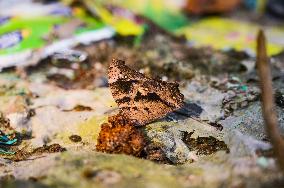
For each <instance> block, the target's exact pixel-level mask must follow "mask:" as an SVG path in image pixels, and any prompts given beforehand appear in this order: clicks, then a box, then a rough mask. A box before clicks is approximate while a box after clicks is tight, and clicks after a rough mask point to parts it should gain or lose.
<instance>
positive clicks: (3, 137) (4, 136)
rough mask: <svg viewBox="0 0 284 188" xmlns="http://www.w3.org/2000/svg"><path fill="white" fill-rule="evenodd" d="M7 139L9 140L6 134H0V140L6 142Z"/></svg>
mask: <svg viewBox="0 0 284 188" xmlns="http://www.w3.org/2000/svg"><path fill="white" fill-rule="evenodd" d="M8 141H9V138H8V136H6V135H1V136H0V142H8Z"/></svg>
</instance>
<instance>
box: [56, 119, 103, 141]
mask: <svg viewBox="0 0 284 188" xmlns="http://www.w3.org/2000/svg"><path fill="white" fill-rule="evenodd" d="M105 122H107V116H93V117H91V118H89V119H88V120H86V121H85V122H83V123H79V124H78V125H77V126H76V127H77V130H76V131H74V130H69V131H68V130H67V131H64V132H60V133H58V134H57V135H56V137H57V138H58V139H60V140H61V141H62V142H63V143H64V144H68V145H70V144H74V142H73V141H72V140H70V138H69V137H70V136H72V135H78V136H80V137H81V138H82V140H81V141H82V142H88V143H89V142H92V143H94V144H96V142H97V138H98V136H99V133H100V131H101V124H103V123H105ZM81 141H80V142H81Z"/></svg>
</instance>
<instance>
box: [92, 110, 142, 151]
mask: <svg viewBox="0 0 284 188" xmlns="http://www.w3.org/2000/svg"><path fill="white" fill-rule="evenodd" d="M145 143H146V141H145V138H144V135H143V133H142V132H141V131H140V130H139V129H138V128H136V127H135V126H134V125H133V124H132V123H130V122H128V121H127V120H125V119H124V118H123V117H122V116H120V115H115V116H111V117H109V118H108V123H103V124H102V125H101V132H100V134H99V137H98V140H97V145H96V148H97V150H98V151H101V152H105V153H123V154H127V155H133V156H140V155H141V152H142V150H143V149H144V146H145Z"/></svg>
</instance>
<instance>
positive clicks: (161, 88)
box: [108, 59, 184, 125]
mask: <svg viewBox="0 0 284 188" xmlns="http://www.w3.org/2000/svg"><path fill="white" fill-rule="evenodd" d="M108 76H109V87H110V90H111V93H112V96H113V98H114V99H115V102H116V103H117V104H118V107H119V111H120V114H121V115H122V116H123V117H125V118H127V119H129V120H131V121H134V122H135V123H136V124H137V125H144V124H146V123H150V122H152V121H154V120H156V119H159V118H162V117H164V116H166V115H167V114H168V113H170V112H172V111H174V110H176V109H179V108H180V107H182V105H183V104H184V102H183V99H184V96H183V94H181V93H180V91H179V88H178V86H179V85H178V83H170V82H165V81H162V80H159V79H151V78H148V77H146V76H145V75H143V74H142V73H140V72H137V71H135V70H132V69H130V68H129V67H128V66H126V65H125V62H124V61H121V60H117V59H113V60H112V62H111V63H110V67H109V71H108Z"/></svg>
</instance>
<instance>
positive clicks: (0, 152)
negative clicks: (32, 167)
mask: <svg viewBox="0 0 284 188" xmlns="http://www.w3.org/2000/svg"><path fill="white" fill-rule="evenodd" d="M15 153H16V152H14V151H5V150H3V149H1V148H0V154H5V155H14V154H15Z"/></svg>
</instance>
